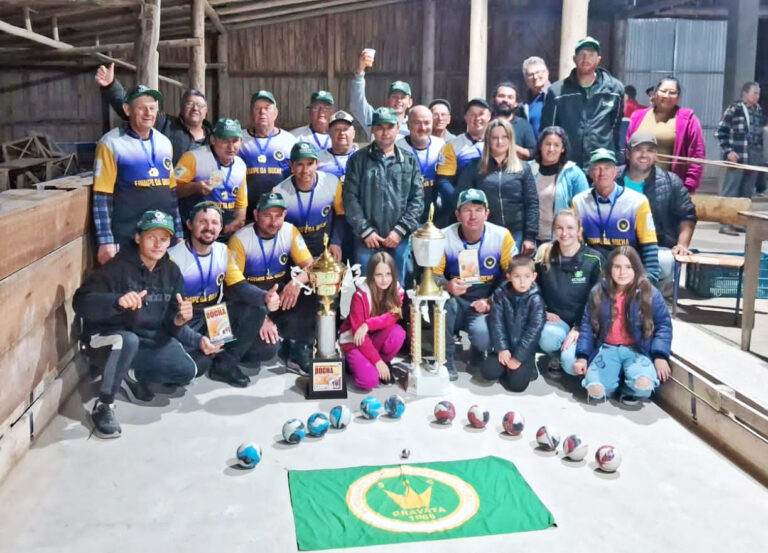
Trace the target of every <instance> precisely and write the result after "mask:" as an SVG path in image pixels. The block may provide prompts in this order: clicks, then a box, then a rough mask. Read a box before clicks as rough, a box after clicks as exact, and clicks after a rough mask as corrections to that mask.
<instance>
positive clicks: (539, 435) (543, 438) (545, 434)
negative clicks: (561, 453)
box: [536, 426, 560, 451]
mask: <svg viewBox="0 0 768 553" xmlns="http://www.w3.org/2000/svg"><path fill="white" fill-rule="evenodd" d="M536 442H537V443H538V444H539V445H540V446H541V449H545V450H547V451H554V450H555V449H557V444H559V443H560V432H558V431H557V430H556V429H555V428H554V427H551V426H542V427H541V428H539V429H538V430H537V431H536Z"/></svg>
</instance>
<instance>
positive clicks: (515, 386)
mask: <svg viewBox="0 0 768 553" xmlns="http://www.w3.org/2000/svg"><path fill="white" fill-rule="evenodd" d="M535 359H536V356H535V355H531V356H530V357H528V358H526V359H523V360H521V361H522V363H521V365H520V366H519V367H518V368H517V370H514V371H513V370H510V369H508V368H507V367H505V366H504V365H502V364H501V363H499V354H498V353H496V352H490V351H489V352H488V357H487V358H486V359H485V361H484V362H483V364H482V366H481V367H480V373H481V374H482V375H483V378H485V379H486V380H498V381H499V382H501V385H502V386H504V388H505V389H506V390H508V391H510V392H523V391H525V389H526V388H527V387H528V384H529V383H530V381H531V375H533V372H534V371H535V370H536V363H535Z"/></svg>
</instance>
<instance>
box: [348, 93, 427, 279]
mask: <svg viewBox="0 0 768 553" xmlns="http://www.w3.org/2000/svg"><path fill="white" fill-rule="evenodd" d="M371 131H372V132H373V142H371V143H370V144H369V145H368V146H366V147H365V148H361V149H360V150H358V151H357V152H355V154H354V155H353V156H352V157H351V158H350V159H349V162H348V163H347V176H346V179H345V181H344V191H343V196H344V212H345V213H346V217H347V221H348V222H349V224H350V226H351V227H352V232H353V233H354V235H355V238H354V250H355V262H356V263H359V264H360V266H361V267H367V266H368V260H369V259H370V258H371V256H373V254H374V253H375V252H377V251H381V250H385V251H388V252H389V253H390V254H392V257H394V259H395V265H397V271H398V278H399V280H400V284H401V285H404V283H405V276H406V274H405V273H406V268H407V265H408V258H409V255H410V249H411V248H410V239H409V237H410V234H411V233H412V232H413V231H414V230H416V229H417V228H418V226H419V217H420V216H421V213H422V211H423V210H424V187H423V185H422V179H421V171H420V170H419V163H418V161H417V160H416V157H415V156H414V155H413V154H412V153H411V152H409V151H408V150H407V149H405V148H402V147H400V146H398V145H396V144H395V141H396V140H397V137H398V118H397V115H396V114H395V112H394V111H393V110H392V109H391V108H386V107H382V108H378V109H377V110H376V111H374V112H373V119H372V125H371Z"/></svg>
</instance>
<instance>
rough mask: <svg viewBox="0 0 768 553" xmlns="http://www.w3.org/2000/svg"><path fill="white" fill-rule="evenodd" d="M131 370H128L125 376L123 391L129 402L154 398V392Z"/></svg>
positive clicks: (146, 400)
mask: <svg viewBox="0 0 768 553" xmlns="http://www.w3.org/2000/svg"><path fill="white" fill-rule="evenodd" d="M132 373H133V371H128V374H127V375H126V377H125V386H126V387H125V388H123V390H124V391H125V393H126V395H127V396H128V399H129V400H130V401H131V403H137V402H148V401H152V400H153V399H155V393H154V392H153V391H152V390H150V389H149V387H147V384H146V383H145V382H144V381H142V380H140V379H138V378H136V376H135V374H132Z"/></svg>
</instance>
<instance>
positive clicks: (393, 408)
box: [384, 394, 405, 419]
mask: <svg viewBox="0 0 768 553" xmlns="http://www.w3.org/2000/svg"><path fill="white" fill-rule="evenodd" d="M384 408H385V409H386V410H387V414H388V415H389V416H390V417H392V418H393V419H399V418H400V417H402V416H403V413H405V401H403V398H402V397H400V396H399V395H397V394H395V395H392V396H389V397H388V398H387V401H385V402H384Z"/></svg>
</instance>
